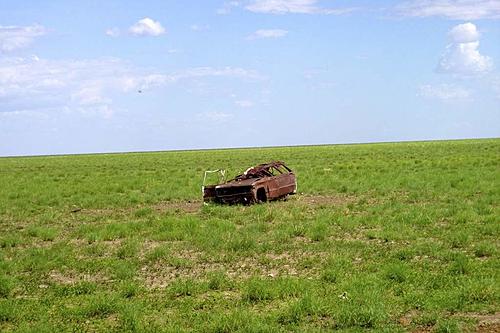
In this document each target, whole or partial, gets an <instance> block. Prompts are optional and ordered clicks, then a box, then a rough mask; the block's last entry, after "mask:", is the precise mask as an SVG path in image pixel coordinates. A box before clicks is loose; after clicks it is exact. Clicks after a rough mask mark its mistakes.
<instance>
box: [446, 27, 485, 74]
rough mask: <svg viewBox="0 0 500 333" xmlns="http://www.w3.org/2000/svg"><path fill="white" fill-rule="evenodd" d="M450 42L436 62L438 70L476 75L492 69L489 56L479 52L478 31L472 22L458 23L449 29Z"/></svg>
mask: <svg viewBox="0 0 500 333" xmlns="http://www.w3.org/2000/svg"><path fill="white" fill-rule="evenodd" d="M449 36H450V38H451V41H452V42H451V44H449V45H448V46H447V47H446V50H445V52H444V54H443V55H442V57H441V60H440V61H439V64H438V68H437V70H438V72H441V73H453V74H461V75H477V74H482V73H486V72H488V71H490V70H492V69H493V61H492V60H491V58H490V57H487V56H484V55H482V54H481V53H479V37H480V35H479V32H478V31H477V28H476V26H475V25H474V24H472V23H465V24H459V25H457V26H455V27H454V28H453V29H451V30H450V32H449Z"/></svg>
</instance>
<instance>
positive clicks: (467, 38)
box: [448, 22, 480, 43]
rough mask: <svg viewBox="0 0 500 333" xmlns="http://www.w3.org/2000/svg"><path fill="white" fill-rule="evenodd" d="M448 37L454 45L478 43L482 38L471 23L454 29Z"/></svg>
mask: <svg viewBox="0 0 500 333" xmlns="http://www.w3.org/2000/svg"><path fill="white" fill-rule="evenodd" d="M448 35H449V36H450V38H451V40H452V42H454V43H470V42H475V41H478V40H479V37H480V34H479V31H477V27H476V26H475V25H474V24H472V23H470V22H468V23H464V24H459V25H457V26H455V27H453V29H451V30H450V32H449V33H448Z"/></svg>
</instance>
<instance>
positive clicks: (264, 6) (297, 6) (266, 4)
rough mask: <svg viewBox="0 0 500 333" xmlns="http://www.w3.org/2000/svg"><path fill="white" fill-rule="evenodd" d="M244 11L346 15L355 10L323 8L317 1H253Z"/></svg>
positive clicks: (350, 8)
mask: <svg viewBox="0 0 500 333" xmlns="http://www.w3.org/2000/svg"><path fill="white" fill-rule="evenodd" d="M245 9H247V10H249V11H251V12H254V13H265V14H332V15H341V14H347V13H350V12H352V11H354V10H355V8H353V7H349V8H324V7H320V6H319V5H318V1H317V0H253V1H250V3H249V4H248V5H246V6H245Z"/></svg>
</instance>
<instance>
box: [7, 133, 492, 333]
mask: <svg viewBox="0 0 500 333" xmlns="http://www.w3.org/2000/svg"><path fill="white" fill-rule="evenodd" d="M276 159H278V160H283V161H285V162H286V163H287V164H288V165H289V166H290V167H291V168H292V169H294V170H295V171H296V174H297V178H298V186H299V189H298V191H299V194H298V195H296V196H294V197H291V198H290V199H289V200H287V201H279V202H271V203H269V204H261V205H255V206H249V207H245V206H229V207H227V206H214V205H210V206H203V205H202V204H201V202H200V196H201V190H200V182H201V178H202V175H203V171H204V170H206V169H214V168H218V167H227V168H228V169H229V173H230V174H231V175H235V174H236V173H239V172H241V171H243V170H244V169H246V168H247V167H248V166H251V165H254V164H257V163H262V162H267V161H269V160H276ZM0 189H1V190H0V331H7V332H9V331H21V332H24V331H32V332H63V331H110V330H115V331H141V332H142V331H151V332H157V331H166V332H178V331H199V332H234V331H245V332H275V331H284V332H288V331H304V332H305V331H308V332H309V331H331V330H334V329H335V330H344V331H346V332H356V331H359V330H363V329H370V330H373V331H384V332H398V331H401V332H404V331H433V332H460V331H475V330H477V329H478V330H482V331H486V332H490V331H491V332H493V331H496V332H498V331H499V330H500V316H499V312H500V311H499V310H500V309H499V296H500V293H499V292H500V290H499V286H500V279H499V275H500V261H499V235H500V209H499V203H500V139H491V140H464V141H448V142H444V141H443V142H413V143H394V144H393V143H388V144H367V145H339V146H315V147H290V148H267V149H235V150H211V151H186V152H159V153H131V154H109V155H79V156H52V157H30V158H1V159H0Z"/></svg>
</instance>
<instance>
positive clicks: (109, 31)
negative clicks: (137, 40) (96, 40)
mask: <svg viewBox="0 0 500 333" xmlns="http://www.w3.org/2000/svg"><path fill="white" fill-rule="evenodd" d="M105 33H106V35H107V36H109V37H118V36H120V34H121V31H120V29H119V28H116V27H115V28H109V29H107V30H106V32H105Z"/></svg>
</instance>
